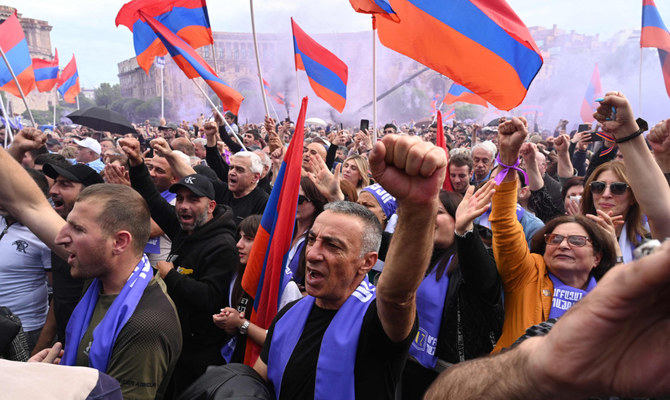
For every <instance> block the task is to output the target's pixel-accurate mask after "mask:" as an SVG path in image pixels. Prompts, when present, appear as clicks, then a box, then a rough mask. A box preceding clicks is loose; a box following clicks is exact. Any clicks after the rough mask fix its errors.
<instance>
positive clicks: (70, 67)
mask: <svg viewBox="0 0 670 400" xmlns="http://www.w3.org/2000/svg"><path fill="white" fill-rule="evenodd" d="M79 92H81V89H80V87H79V72H78V71H77V61H76V60H75V59H74V54H73V55H72V60H70V62H69V63H67V65H66V66H65V68H64V69H63V72H61V74H60V78H59V79H58V93H60V95H61V96H63V100H65V102H66V103H76V102H77V99H76V97H77V95H78V94H79Z"/></svg>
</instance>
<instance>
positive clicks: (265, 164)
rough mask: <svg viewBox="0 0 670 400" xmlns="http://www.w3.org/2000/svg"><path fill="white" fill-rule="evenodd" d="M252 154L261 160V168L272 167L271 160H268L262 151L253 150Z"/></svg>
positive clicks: (268, 157)
mask: <svg viewBox="0 0 670 400" xmlns="http://www.w3.org/2000/svg"><path fill="white" fill-rule="evenodd" d="M254 154H256V155H257V156H258V157H259V158H260V159H261V163H262V164H263V167H266V168H269V167H271V166H272V160H270V156H269V155H268V153H266V152H264V151H263V150H254Z"/></svg>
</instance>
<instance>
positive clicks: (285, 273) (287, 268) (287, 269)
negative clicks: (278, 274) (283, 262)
mask: <svg viewBox="0 0 670 400" xmlns="http://www.w3.org/2000/svg"><path fill="white" fill-rule="evenodd" d="M292 274H293V272H292V271H291V268H289V267H288V265H287V266H286V268H284V275H292Z"/></svg>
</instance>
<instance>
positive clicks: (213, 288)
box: [120, 139, 238, 396]
mask: <svg viewBox="0 0 670 400" xmlns="http://www.w3.org/2000/svg"><path fill="white" fill-rule="evenodd" d="M120 144H121V146H122V149H123V150H124V152H125V153H126V154H127V155H128V160H129V162H130V182H131V185H132V187H133V188H134V189H135V190H137V191H138V192H139V193H140V194H141V195H142V197H144V199H145V200H146V201H147V203H148V204H149V209H150V211H151V218H153V220H154V221H156V223H157V224H158V225H159V226H160V227H161V229H163V232H165V233H166V234H167V235H168V236H169V237H170V239H171V240H172V249H171V250H170V255H169V256H168V258H167V261H162V262H159V263H158V264H157V266H156V268H157V269H158V273H159V274H160V276H161V278H163V280H164V281H165V283H166V285H167V288H168V294H169V295H170V297H171V298H172V300H173V301H174V303H175V306H176V307H177V312H178V313H179V320H180V322H181V329H182V336H183V338H184V345H183V348H182V353H181V357H180V358H179V361H178V363H177V367H176V369H175V372H174V374H173V378H172V379H173V384H174V386H173V388H174V395H175V396H176V395H178V394H179V393H181V392H182V391H183V390H184V389H186V388H187V387H188V386H189V385H190V384H191V383H193V381H195V380H196V379H197V378H198V377H199V376H200V375H202V374H203V373H204V372H205V370H206V369H207V366H209V365H220V364H224V363H225V361H224V360H223V358H222V357H221V351H220V350H221V347H222V345H223V344H224V340H225V333H224V331H223V330H221V329H218V328H217V327H216V326H215V325H214V324H213V322H212V314H217V313H218V312H219V311H220V310H221V308H224V307H226V306H228V305H229V304H228V291H229V288H230V281H231V279H232V278H233V273H234V270H235V266H236V265H237V262H238V255H237V249H236V247H235V230H236V227H235V222H234V218H233V213H232V211H231V209H230V208H229V207H227V206H224V205H217V204H216V201H215V200H214V197H215V195H214V187H213V186H212V183H211V181H210V180H209V178H207V177H206V176H204V175H199V174H193V175H188V176H185V177H184V178H182V179H181V180H180V181H179V182H178V183H176V184H174V185H172V186H171V187H170V191H171V192H173V193H176V194H177V198H176V203H175V206H174V207H172V206H171V205H170V204H169V203H168V202H167V201H165V199H163V197H162V196H161V195H160V193H159V192H158V190H157V189H156V187H155V185H154V183H153V181H152V180H151V177H150V176H149V171H148V170H147V168H146V166H145V164H144V160H143V159H142V156H141V153H140V147H139V142H137V140H135V139H122V140H121V141H120Z"/></svg>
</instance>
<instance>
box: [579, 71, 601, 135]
mask: <svg viewBox="0 0 670 400" xmlns="http://www.w3.org/2000/svg"><path fill="white" fill-rule="evenodd" d="M602 95H603V87H602V85H601V84H600V72H598V64H596V66H595V68H594V69H593V74H592V75H591V82H589V86H588V87H587V88H586V93H585V94H584V98H583V99H582V106H581V109H580V111H579V115H580V116H581V117H582V121H584V122H593V121H595V118H593V113H594V112H596V108H598V107H597V106H596V99H597V98H599V97H602Z"/></svg>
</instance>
